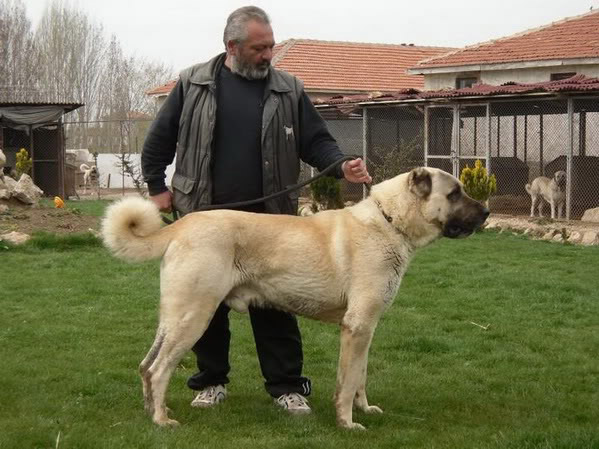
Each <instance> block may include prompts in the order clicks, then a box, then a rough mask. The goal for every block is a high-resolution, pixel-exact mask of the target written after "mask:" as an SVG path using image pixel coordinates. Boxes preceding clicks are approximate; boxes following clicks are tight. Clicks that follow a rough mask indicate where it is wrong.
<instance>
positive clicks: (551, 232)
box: [543, 229, 557, 240]
mask: <svg viewBox="0 0 599 449" xmlns="http://www.w3.org/2000/svg"><path fill="white" fill-rule="evenodd" d="M556 232H557V231H556V230H555V229H551V230H549V232H547V233H546V234H545V235H544V236H543V240H553V237H554V236H555V233H556Z"/></svg>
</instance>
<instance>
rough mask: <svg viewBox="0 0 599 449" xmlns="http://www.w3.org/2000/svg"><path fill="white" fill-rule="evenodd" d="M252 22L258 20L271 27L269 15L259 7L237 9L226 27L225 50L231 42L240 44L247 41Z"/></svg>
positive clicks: (224, 36)
mask: <svg viewBox="0 0 599 449" xmlns="http://www.w3.org/2000/svg"><path fill="white" fill-rule="evenodd" d="M250 20H256V21H258V22H262V23H264V24H266V25H270V18H269V17H268V14H266V12H264V10H263V9H261V8H258V7H257V6H244V7H242V8H239V9H236V10H235V11H233V12H232V13H231V14H230V15H229V18H228V19H227V25H226V26H225V32H224V34H223V42H224V44H225V48H226V47H227V42H229V41H234V42H236V43H240V42H243V41H244V40H246V39H247V23H248V22H249V21H250Z"/></svg>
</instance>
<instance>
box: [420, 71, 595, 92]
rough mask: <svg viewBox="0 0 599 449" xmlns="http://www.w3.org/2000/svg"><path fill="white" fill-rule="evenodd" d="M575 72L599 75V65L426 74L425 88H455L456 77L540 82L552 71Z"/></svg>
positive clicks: (496, 82) (491, 81)
mask: <svg viewBox="0 0 599 449" xmlns="http://www.w3.org/2000/svg"><path fill="white" fill-rule="evenodd" d="M568 72H575V73H577V74H579V75H585V76H589V77H595V78H597V77H599V65H564V66H551V67H536V68H526V69H508V70H488V71H482V72H455V73H439V74H429V75H424V89H425V90H438V89H447V88H450V89H455V87H456V78H461V77H473V76H479V79H480V82H481V83H483V84H491V85H496V86H497V85H500V84H504V83H507V82H509V81H516V82H520V83H538V82H542V81H549V80H550V76H551V74H552V73H568Z"/></svg>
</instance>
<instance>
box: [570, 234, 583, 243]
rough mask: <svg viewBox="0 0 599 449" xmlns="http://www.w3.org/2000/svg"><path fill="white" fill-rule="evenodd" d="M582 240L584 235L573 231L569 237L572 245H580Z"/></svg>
mask: <svg viewBox="0 0 599 449" xmlns="http://www.w3.org/2000/svg"><path fill="white" fill-rule="evenodd" d="M581 240H582V234H581V233H580V232H578V231H572V233H571V234H570V237H568V242H570V243H574V244H576V243H580V241H581Z"/></svg>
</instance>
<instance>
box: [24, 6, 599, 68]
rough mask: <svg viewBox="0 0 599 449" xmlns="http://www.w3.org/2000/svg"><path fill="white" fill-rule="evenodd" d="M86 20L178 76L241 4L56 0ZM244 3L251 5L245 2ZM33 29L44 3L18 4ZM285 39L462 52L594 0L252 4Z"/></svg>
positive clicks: (203, 56)
mask: <svg viewBox="0 0 599 449" xmlns="http://www.w3.org/2000/svg"><path fill="white" fill-rule="evenodd" d="M63 1H68V4H70V5H71V6H74V7H78V8H80V9H82V10H83V11H85V12H87V13H88V17H89V18H91V19H92V20H94V21H95V22H96V23H98V24H101V25H102V26H103V27H104V29H105V30H106V33H107V36H109V35H111V34H115V35H116V37H117V38H118V40H119V42H120V43H121V46H122V48H123V49H124V51H125V53H126V54H127V55H129V56H136V57H139V58H144V59H148V60H151V61H156V62H162V63H165V64H167V65H169V66H171V67H172V68H173V70H174V71H176V72H178V71H180V70H182V69H184V68H185V67H187V66H190V65H193V64H195V63H198V62H202V61H206V60H208V59H210V58H211V57H212V56H214V55H216V54H218V53H220V52H221V51H223V49H224V44H223V43H222V33H223V29H224V25H225V22H226V19H227V16H228V15H229V14H230V13H231V12H232V11H233V10H235V9H236V8H238V7H240V6H246V5H248V4H252V3H248V1H247V0H246V1H233V0H212V1H205V0H168V1H165V0H63ZM250 1H251V0H250ZM24 3H25V7H26V9H27V14H28V16H29V18H30V19H31V21H32V22H33V25H34V26H36V25H37V23H38V22H39V19H40V17H41V16H42V14H43V12H44V9H45V8H46V6H47V5H48V4H49V0H24ZM253 4H254V5H256V6H259V7H261V8H263V9H264V10H265V11H266V12H267V13H268V14H269V15H270V18H271V23H272V27H273V30H274V34H275V39H276V40H277V42H280V41H283V40H286V39H291V38H295V39H322V40H330V41H350V42H368V43H384V44H401V43H413V44H415V45H429V46H443V47H463V46H466V45H474V44H477V43H480V42H484V41H488V40H491V39H497V38H500V37H504V36H509V35H511V34H514V33H519V32H522V31H524V30H527V29H530V28H536V27H539V26H542V25H546V24H549V23H551V22H554V21H558V20H561V19H563V18H565V17H571V16H575V15H579V14H583V13H585V12H588V11H589V9H590V8H591V7H593V9H599V0H499V1H497V0H495V1H490V0H412V1H402V0H395V1H393V0H362V1H355V2H352V1H348V0H296V1H294V2H291V1H287V0H255V2H254V3H253Z"/></svg>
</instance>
